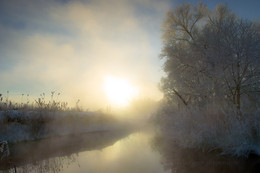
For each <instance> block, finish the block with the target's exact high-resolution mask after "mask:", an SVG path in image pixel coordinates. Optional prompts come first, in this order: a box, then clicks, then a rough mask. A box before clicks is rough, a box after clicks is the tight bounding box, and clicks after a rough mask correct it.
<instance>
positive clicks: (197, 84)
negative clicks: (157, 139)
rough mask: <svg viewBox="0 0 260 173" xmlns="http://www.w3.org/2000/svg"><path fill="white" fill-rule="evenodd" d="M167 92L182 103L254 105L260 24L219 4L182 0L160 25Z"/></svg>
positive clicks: (259, 74) (259, 75)
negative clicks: (185, 1)
mask: <svg viewBox="0 0 260 173" xmlns="http://www.w3.org/2000/svg"><path fill="white" fill-rule="evenodd" d="M162 29H163V49H162V53H161V58H162V59H164V60H165V63H164V71H165V73H166V77H164V78H162V80H161V89H162V91H163V92H164V95H165V98H166V99H167V100H168V101H170V102H175V103H176V102H177V103H179V104H183V105H184V106H189V105H195V106H204V105H206V104H210V103H215V104H225V105H227V104H228V105H231V106H232V105H233V106H235V107H236V108H237V109H238V110H239V111H240V110H241V109H242V108H247V109H249V108H250V109H252V107H255V108H256V107H258V104H259V94H260V27H259V23H256V22H252V21H249V20H245V19H242V18H240V17H238V16H236V15H235V14H233V13H232V12H231V11H230V10H229V9H228V8H227V7H225V6H223V5H219V6H217V7H216V9H215V10H214V11H209V10H208V9H207V7H206V6H205V5H203V4H202V3H199V4H198V5H197V6H192V5H190V4H183V5H181V6H179V7H177V8H176V9H175V10H173V11H170V12H168V13H167V17H166V20H165V22H164V23H163V26H162Z"/></svg>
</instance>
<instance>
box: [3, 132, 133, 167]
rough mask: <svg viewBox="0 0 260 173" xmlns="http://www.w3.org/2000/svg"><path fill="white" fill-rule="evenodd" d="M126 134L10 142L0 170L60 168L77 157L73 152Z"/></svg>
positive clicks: (113, 133) (99, 144)
mask: <svg viewBox="0 0 260 173" xmlns="http://www.w3.org/2000/svg"><path fill="white" fill-rule="evenodd" d="M128 134H129V132H127V131H124V132H115V131H114V132H112V131H111V132H98V133H88V134H80V135H73V136H64V137H55V138H49V139H44V140H39V141H34V142H24V143H19V144H15V145H12V146H10V156H9V157H8V158H7V159H5V160H1V161H0V170H9V172H14V170H15V167H16V170H17V171H18V172H60V171H62V169H63V168H64V167H65V166H66V165H67V166H69V165H70V164H72V163H75V162H76V161H77V157H78V156H77V153H79V152H82V151H88V150H98V149H102V148H104V147H106V146H109V145H112V144H113V143H115V142H116V141H117V140H119V139H120V138H122V137H124V136H126V135H128ZM77 165H78V164H77ZM62 172H63V171H62Z"/></svg>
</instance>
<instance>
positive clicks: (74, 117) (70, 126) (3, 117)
mask: <svg viewBox="0 0 260 173" xmlns="http://www.w3.org/2000/svg"><path fill="white" fill-rule="evenodd" d="M127 124H128V123H127V122H124V121H122V120H118V119H116V118H115V117H114V116H112V115H109V114H105V113H102V112H100V111H96V112H87V111H85V112H77V111H22V110H7V111H0V141H2V140H4V141H8V143H17V142H22V141H33V140H38V139H44V138H50V137H56V136H67V135H74V134H77V135H79V134H84V133H90V132H102V131H111V130H120V129H127V128H130V126H128V125H127Z"/></svg>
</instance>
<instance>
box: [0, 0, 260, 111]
mask: <svg viewBox="0 0 260 173" xmlns="http://www.w3.org/2000/svg"><path fill="white" fill-rule="evenodd" d="M183 2H191V3H193V4H197V3H198V2H199V1H197V0H195V1H181V0H175V1H166V0H165V1H164V0H162V1H158V0H121V1H119V0H108V1H102V0H88V1H84V0H78V1H77V0H74V1H71V0H49V1H45V0H19V1H17V0H1V1H0V81H1V85H0V93H2V94H5V93H6V91H10V96H11V97H13V98H19V97H21V95H22V94H30V95H31V97H32V98H33V97H38V96H39V95H40V94H41V93H42V92H45V93H46V94H48V93H50V92H51V91H56V92H57V93H58V92H60V93H61V95H62V99H64V100H68V101H69V102H71V103H75V102H76V101H77V99H81V100H82V104H83V106H84V105H86V107H89V108H93V109H95V108H99V107H102V106H104V105H106V104H108V100H106V98H105V97H104V94H105V93H104V91H103V82H104V78H105V77H106V76H115V77H119V78H124V79H126V80H127V81H129V83H131V84H132V85H134V86H137V87H139V90H140V96H139V97H140V98H146V97H148V98H151V99H154V100H159V99H160V98H161V97H162V94H161V93H160V91H159V90H158V87H157V86H158V82H159V81H160V78H161V76H162V75H163V72H162V69H161V66H162V62H161V61H160V59H159V58H158V56H159V54H160V50H161V40H160V37H161V31H160V27H161V23H162V20H163V19H164V15H165V13H166V12H167V11H168V10H169V9H171V8H174V7H176V6H177V5H179V4H181V3H183ZM202 2H204V3H205V4H207V5H208V7H209V8H211V9H212V8H214V7H215V6H216V5H217V4H219V3H224V4H227V5H228V6H229V8H231V9H232V10H233V11H234V12H235V13H237V14H238V15H240V16H242V17H246V18H249V19H254V20H255V19H259V17H260V14H259V11H258V9H257V8H258V7H259V6H260V1H256V0H255V1H242V0H237V1H227V0H226V1H216V0H207V1H206V0H204V1H202ZM49 95H50V94H49ZM32 100H33V99H32Z"/></svg>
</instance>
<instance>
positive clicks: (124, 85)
mask: <svg viewBox="0 0 260 173" xmlns="http://www.w3.org/2000/svg"><path fill="white" fill-rule="evenodd" d="M104 91H105V93H106V95H107V97H108V99H109V101H110V103H111V104H115V105H118V106H126V105H128V104H129V102H130V101H131V100H132V99H133V98H134V97H136V95H137V93H138V89H137V87H134V86H132V85H131V84H130V83H129V82H128V81H127V80H125V79H121V78H116V77H112V76H107V77H105V79H104Z"/></svg>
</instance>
